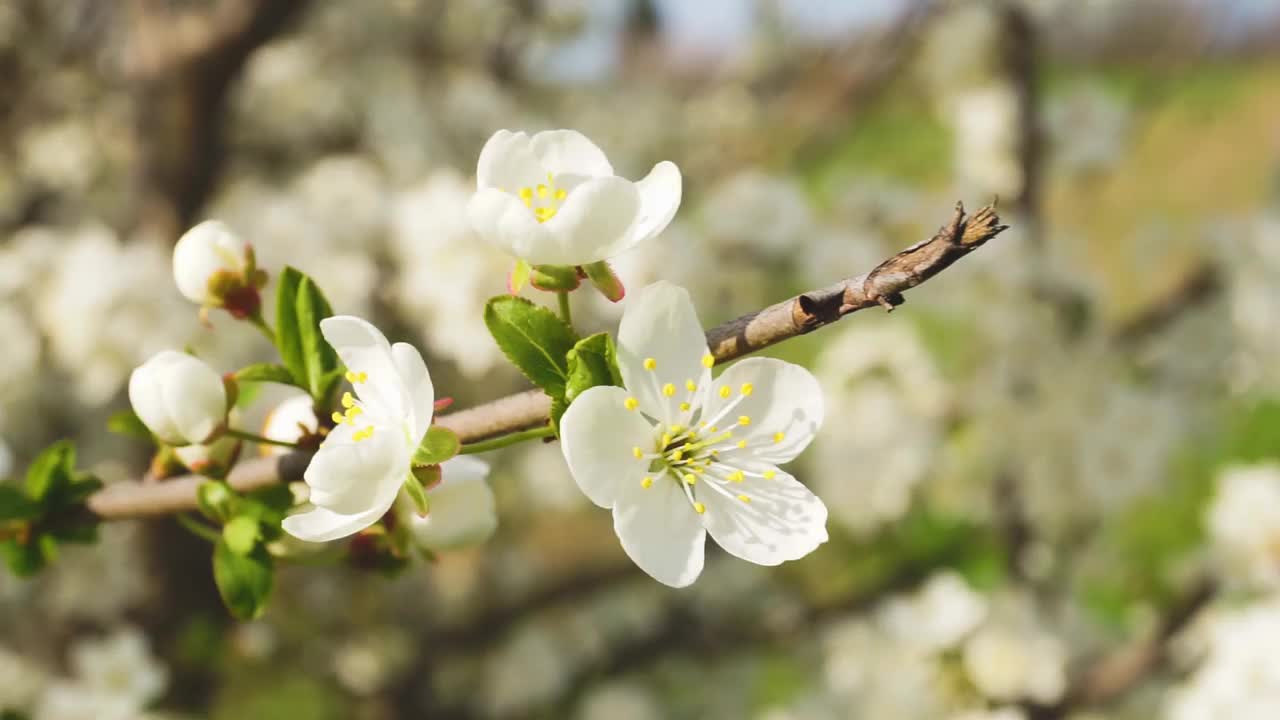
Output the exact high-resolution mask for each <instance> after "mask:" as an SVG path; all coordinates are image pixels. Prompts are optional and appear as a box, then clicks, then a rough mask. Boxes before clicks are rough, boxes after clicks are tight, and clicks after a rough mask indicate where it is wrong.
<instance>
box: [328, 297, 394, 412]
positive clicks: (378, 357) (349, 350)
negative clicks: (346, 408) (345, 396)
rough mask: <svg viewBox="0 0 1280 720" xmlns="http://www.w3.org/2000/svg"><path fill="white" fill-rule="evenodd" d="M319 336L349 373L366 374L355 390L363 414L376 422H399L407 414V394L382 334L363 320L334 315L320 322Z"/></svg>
mask: <svg viewBox="0 0 1280 720" xmlns="http://www.w3.org/2000/svg"><path fill="white" fill-rule="evenodd" d="M320 334H321V335H323V336H324V339H325V342H327V343H329V345H330V346H331V347H332V348H333V349H334V351H335V352H337V353H338V357H339V358H340V359H341V360H342V364H343V365H346V366H347V369H348V370H350V371H351V372H354V373H365V374H367V376H368V379H367V380H366V381H365V382H361V383H356V384H355V386H354V387H355V393H356V397H359V398H360V399H361V400H362V401H363V402H364V403H365V405H366V410H368V411H370V412H372V413H373V415H374V416H377V417H378V419H379V420H395V421H397V422H402V421H403V420H404V419H405V418H406V417H407V416H408V413H409V410H410V408H409V397H408V391H407V390H406V388H405V387H404V383H402V382H401V381H400V370H399V368H398V367H397V366H396V363H395V360H394V359H393V357H392V355H391V343H389V342H387V338H386V336H385V335H383V334H382V331H381V330H379V329H378V328H376V327H374V325H373V323H370V322H369V321H368V320H365V319H363V318H358V317H356V316H354V315H335V316H333V317H329V318H325V319H323V320H321V321H320Z"/></svg>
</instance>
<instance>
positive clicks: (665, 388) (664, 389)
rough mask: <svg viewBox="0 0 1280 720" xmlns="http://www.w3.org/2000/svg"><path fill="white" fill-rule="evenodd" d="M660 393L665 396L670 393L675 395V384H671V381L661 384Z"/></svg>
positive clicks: (668, 395) (669, 395)
mask: <svg viewBox="0 0 1280 720" xmlns="http://www.w3.org/2000/svg"><path fill="white" fill-rule="evenodd" d="M662 394H663V395H666V396H667V397H671V396H672V395H675V394H676V386H675V385H672V384H671V383H667V384H666V385H663V386H662Z"/></svg>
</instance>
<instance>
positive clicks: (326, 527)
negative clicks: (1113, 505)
mask: <svg viewBox="0 0 1280 720" xmlns="http://www.w3.org/2000/svg"><path fill="white" fill-rule="evenodd" d="M386 512H387V508H380V509H379V508H374V509H371V510H369V511H368V512H364V513H359V514H357V515H343V514H341V513H336V512H334V511H332V510H328V509H326V508H322V507H312V508H311V509H309V510H307V511H305V512H300V513H297V514H295V515H290V516H289V517H287V518H285V519H284V522H283V523H281V526H282V527H283V528H284V531H285V532H287V533H289V534H290V535H292V536H294V537H296V538H298V539H299V540H306V541H307V542H317V543H319V542H329V541H330V540H337V539H339V538H344V537H347V536H348V535H354V534H356V533H358V532H360V531H361V530H363V529H365V528H367V527H369V526H370V525H372V524H374V523H376V522H378V519H379V518H381V517H382V516H383V515H384V514H385V513H386Z"/></svg>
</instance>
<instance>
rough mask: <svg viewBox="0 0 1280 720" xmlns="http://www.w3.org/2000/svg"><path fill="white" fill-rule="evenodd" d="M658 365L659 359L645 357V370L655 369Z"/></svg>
mask: <svg viewBox="0 0 1280 720" xmlns="http://www.w3.org/2000/svg"><path fill="white" fill-rule="evenodd" d="M656 367H658V361H657V360H654V359H653V358H651V357H650V358H645V359H644V369H645V370H653V369H654V368H656Z"/></svg>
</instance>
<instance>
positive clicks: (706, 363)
mask: <svg viewBox="0 0 1280 720" xmlns="http://www.w3.org/2000/svg"><path fill="white" fill-rule="evenodd" d="M715 364H716V356H715V355H712V354H711V353H707V354H706V355H703V356H702V367H704V368H708V369H710V368H711V366H712V365H715Z"/></svg>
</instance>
